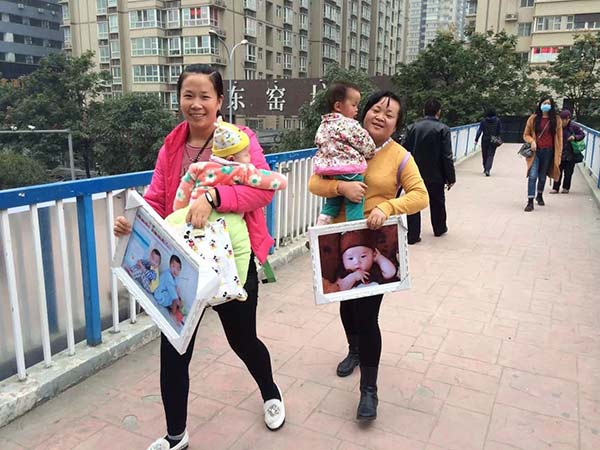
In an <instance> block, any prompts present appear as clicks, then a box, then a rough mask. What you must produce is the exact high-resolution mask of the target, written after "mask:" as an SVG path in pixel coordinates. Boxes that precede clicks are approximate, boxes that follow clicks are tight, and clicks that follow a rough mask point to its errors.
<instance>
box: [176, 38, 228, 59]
mask: <svg viewBox="0 0 600 450" xmlns="http://www.w3.org/2000/svg"><path fill="white" fill-rule="evenodd" d="M183 54H184V55H209V54H211V55H218V54H219V51H218V48H217V38H216V37H214V36H186V37H184V38H183Z"/></svg>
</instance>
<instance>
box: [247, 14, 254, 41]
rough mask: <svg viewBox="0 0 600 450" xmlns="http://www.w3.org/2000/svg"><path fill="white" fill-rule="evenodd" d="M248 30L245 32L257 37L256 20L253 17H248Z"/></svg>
mask: <svg viewBox="0 0 600 450" xmlns="http://www.w3.org/2000/svg"><path fill="white" fill-rule="evenodd" d="M245 20H246V31H245V33H246V34H247V35H248V36H255V37H256V20H254V19H253V18H251V17H246V18H245Z"/></svg>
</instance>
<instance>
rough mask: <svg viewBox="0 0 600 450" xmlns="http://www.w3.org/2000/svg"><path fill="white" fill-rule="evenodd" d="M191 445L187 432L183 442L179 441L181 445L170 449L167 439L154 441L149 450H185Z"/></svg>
mask: <svg viewBox="0 0 600 450" xmlns="http://www.w3.org/2000/svg"><path fill="white" fill-rule="evenodd" d="M189 445H190V437H189V436H188V433H187V430H186V432H185V434H184V435H183V438H182V439H181V441H179V444H177V445H176V446H175V447H170V446H169V441H167V440H166V439H165V438H160V439H158V440H156V441H154V442H153V443H152V444H151V445H150V447H148V448H147V450H185V449H186V448H188V446H189Z"/></svg>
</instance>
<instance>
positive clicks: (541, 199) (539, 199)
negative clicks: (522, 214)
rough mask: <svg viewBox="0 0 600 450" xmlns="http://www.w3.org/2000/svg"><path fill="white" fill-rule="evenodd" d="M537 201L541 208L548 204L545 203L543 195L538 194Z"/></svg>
mask: <svg viewBox="0 0 600 450" xmlns="http://www.w3.org/2000/svg"><path fill="white" fill-rule="evenodd" d="M535 200H536V201H537V204H538V205H540V206H544V205H545V204H546V203H544V197H542V193H541V192H540V193H538V195H537V197H536V198H535Z"/></svg>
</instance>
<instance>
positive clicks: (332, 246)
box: [308, 216, 410, 305]
mask: <svg viewBox="0 0 600 450" xmlns="http://www.w3.org/2000/svg"><path fill="white" fill-rule="evenodd" d="M308 232H309V237H310V251H311V256H312V266H313V284H314V292H315V302H316V303H317V304H318V305H322V304H327V303H332V302H338V301H343V300H350V299H353V298H360V297H368V296H370V295H376V294H383V293H385V292H394V291H399V290H403V289H409V288H410V276H409V273H408V247H407V241H406V232H407V228H406V225H405V222H404V219H403V218H402V217H400V216H392V217H390V218H389V219H388V220H387V221H386V222H385V223H384V224H383V226H382V227H381V228H379V229H378V230H370V229H369V228H367V221H366V220H356V221H352V222H344V223H339V224H333V225H324V226H315V227H311V228H309V230H308Z"/></svg>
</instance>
